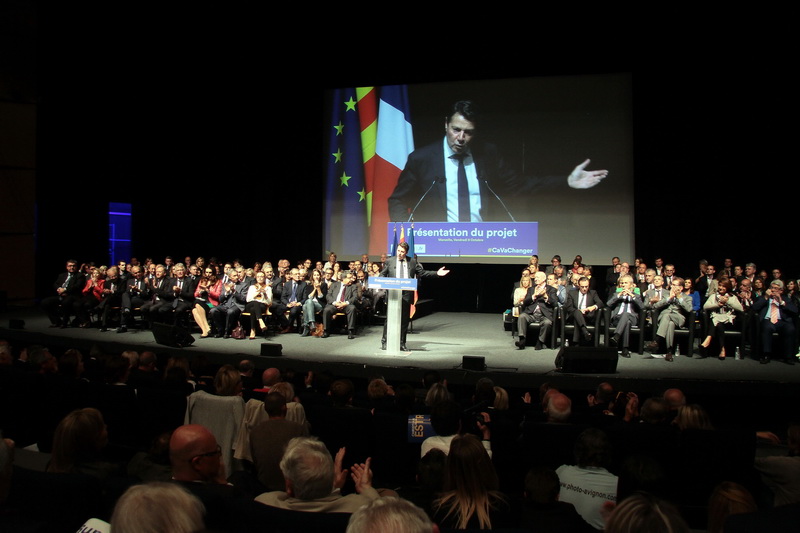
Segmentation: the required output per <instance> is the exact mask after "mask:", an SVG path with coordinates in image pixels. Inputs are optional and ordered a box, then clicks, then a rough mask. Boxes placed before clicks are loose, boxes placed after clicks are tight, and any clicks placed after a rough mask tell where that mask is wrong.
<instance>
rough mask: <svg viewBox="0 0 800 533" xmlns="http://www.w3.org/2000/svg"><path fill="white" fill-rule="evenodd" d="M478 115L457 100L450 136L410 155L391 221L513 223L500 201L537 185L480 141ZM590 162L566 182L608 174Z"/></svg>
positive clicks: (583, 183)
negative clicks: (587, 167) (477, 140)
mask: <svg viewBox="0 0 800 533" xmlns="http://www.w3.org/2000/svg"><path fill="white" fill-rule="evenodd" d="M478 118H479V117H478V114H477V113H476V109H475V106H474V104H473V103H472V102H470V101H463V100H462V101H458V102H456V103H455V104H454V105H453V107H452V109H451V110H450V112H449V114H448V115H447V116H446V117H445V123H444V128H445V137H444V139H443V140H442V142H435V143H433V144H431V145H428V146H425V147H423V148H420V149H418V150H414V151H413V152H412V153H411V154H410V155H409V156H408V161H407V162H406V166H405V168H404V169H403V171H402V172H401V174H400V177H399V178H398V180H397V186H396V187H395V189H394V192H393V193H392V195H391V196H390V197H389V217H390V218H391V220H394V221H405V220H408V218H409V215H410V214H411V213H412V210H414V208H415V206H417V203H418V202H419V205H418V206H417V207H416V211H414V213H413V214H414V219H415V220H420V221H444V220H446V221H448V222H484V221H492V220H508V219H509V218H510V214H509V213H508V211H507V210H506V208H505V207H504V205H503V203H502V201H500V200H499V199H498V196H499V197H500V198H502V197H503V195H506V194H507V195H513V194H517V195H518V194H519V193H520V192H523V193H524V192H526V191H527V190H529V189H530V188H531V187H532V180H524V179H520V178H518V177H517V175H516V173H515V172H514V171H513V170H511V169H510V168H509V167H508V166H507V165H506V164H505V162H504V161H503V158H502V157H501V156H500V154H499V152H498V151H497V148H496V147H495V146H494V145H492V144H488V143H480V142H476V141H475V139H476V138H477V129H476V128H477V127H478ZM588 164H589V160H588V159H587V160H586V161H584V162H583V163H581V164H580V165H578V166H576V167H575V169H574V170H573V171H572V173H570V175H569V176H568V178H567V183H568V185H569V186H570V187H572V188H574V189H588V188H590V187H594V186H595V185H597V184H598V183H599V182H600V181H601V180H602V179H603V178H605V177H606V176H607V175H608V171H607V170H593V171H587V170H584V169H585V168H586V165H588Z"/></svg>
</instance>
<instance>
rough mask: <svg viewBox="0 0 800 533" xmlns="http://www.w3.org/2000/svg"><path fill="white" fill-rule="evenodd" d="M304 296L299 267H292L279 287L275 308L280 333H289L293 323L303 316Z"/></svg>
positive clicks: (304, 283)
mask: <svg viewBox="0 0 800 533" xmlns="http://www.w3.org/2000/svg"><path fill="white" fill-rule="evenodd" d="M305 297H306V282H305V281H303V277H302V274H301V273H300V269H297V268H293V269H291V270H290V271H288V273H287V279H286V281H285V282H284V284H283V287H282V288H281V300H280V305H279V306H278V309H277V315H278V322H279V323H280V325H281V333H289V332H290V331H291V330H292V327H293V325H294V324H295V323H296V322H297V321H298V320H302V318H303V304H304V303H305Z"/></svg>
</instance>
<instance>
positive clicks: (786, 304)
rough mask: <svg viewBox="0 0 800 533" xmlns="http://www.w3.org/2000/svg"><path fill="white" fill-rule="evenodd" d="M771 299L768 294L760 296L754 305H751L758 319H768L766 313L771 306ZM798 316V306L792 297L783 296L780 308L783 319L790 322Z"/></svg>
mask: <svg viewBox="0 0 800 533" xmlns="http://www.w3.org/2000/svg"><path fill="white" fill-rule="evenodd" d="M769 301H770V298H768V297H766V296H759V297H758V298H756V300H755V301H754V302H753V307H751V309H752V310H753V314H754V315H755V317H756V318H757V319H758V320H766V318H765V316H764V315H765V314H766V313H767V310H766V308H767V307H768V306H769ZM796 316H797V306H795V304H794V302H793V301H792V299H791V298H789V297H787V296H783V305H782V306H781V308H780V317H781V320H785V321H787V322H790V321H791V320H792V319H793V318H794V317H796Z"/></svg>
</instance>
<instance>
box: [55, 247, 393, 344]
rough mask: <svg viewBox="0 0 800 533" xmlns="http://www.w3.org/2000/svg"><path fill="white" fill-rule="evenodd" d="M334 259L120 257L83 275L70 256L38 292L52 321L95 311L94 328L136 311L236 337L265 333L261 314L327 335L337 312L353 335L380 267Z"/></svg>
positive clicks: (373, 305) (149, 321)
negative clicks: (320, 263) (130, 260)
mask: <svg viewBox="0 0 800 533" xmlns="http://www.w3.org/2000/svg"><path fill="white" fill-rule="evenodd" d="M199 259H201V260H202V258H199ZM200 262H201V263H204V261H200ZM305 264H310V260H306V261H305V262H304V263H303V265H305ZM339 265H340V263H339V262H334V266H333V267H331V266H328V267H327V268H325V269H324V270H322V269H318V268H314V269H311V270H306V269H305V266H302V267H295V268H291V269H289V268H283V267H279V269H278V271H277V272H276V271H275V270H274V269H273V268H272V266H271V265H270V264H266V265H264V268H263V269H262V268H261V267H260V265H257V269H245V268H244V267H243V266H242V265H239V264H225V265H217V264H215V263H211V264H209V265H206V266H204V267H203V268H202V269H200V266H199V265H198V264H197V263H196V264H193V265H192V266H191V267H190V268H189V269H187V268H186V267H185V266H184V265H183V264H182V263H176V264H174V265H172V267H171V268H168V267H167V266H165V265H161V264H159V265H156V264H153V263H150V264H149V265H146V266H140V265H136V264H134V265H131V266H130V267H129V268H128V267H127V266H125V267H123V265H122V264H121V265H118V266H116V265H115V266H112V267H110V268H108V269H103V268H100V267H97V268H95V267H89V275H88V276H85V275H84V274H82V273H80V272H79V271H78V267H77V262H76V261H72V260H70V261H68V262H67V267H66V272H64V273H63V274H61V275H59V276H58V277H57V279H56V281H55V282H54V284H53V291H54V295H52V296H48V297H46V298H44V299H43V301H42V307H43V309H44V310H45V312H47V314H48V316H49V318H50V321H51V327H67V326H69V325H71V324H72V323H73V320H72V316H73V315H74V316H75V322H77V325H78V326H79V327H88V326H89V325H90V324H91V317H92V315H93V314H94V315H96V316H97V317H98V318H97V321H98V322H99V326H100V330H101V331H107V330H108V326H109V323H110V320H112V319H113V314H114V313H115V312H116V313H117V314H118V315H119V326H118V327H117V332H118V333H124V332H126V331H128V328H129V327H130V326H131V325H132V323H133V322H134V316H135V313H139V314H140V315H141V319H142V323H144V324H146V325H147V327H150V328H152V325H153V323H155V322H166V323H175V324H179V325H184V326H190V325H191V323H192V322H193V323H195V324H196V325H197V327H198V328H199V329H200V337H201V338H205V337H208V336H209V335H213V336H215V337H226V338H228V337H231V336H232V335H234V331H235V330H238V331H237V332H236V333H237V335H236V336H238V337H239V338H242V337H243V336H244V335H246V334H247V333H249V337H250V338H251V339H253V338H255V337H256V336H257V335H262V334H263V335H266V333H267V331H268V328H267V324H266V321H265V320H266V319H269V318H270V317H271V318H272V320H273V321H274V323H275V324H276V325H277V327H279V329H280V331H281V332H283V333H287V332H289V331H292V329H295V330H296V331H298V332H299V333H300V334H301V335H304V336H307V335H311V334H314V335H317V336H323V337H327V336H328V331H329V329H330V328H331V327H332V320H333V317H334V316H336V315H339V314H341V315H344V316H346V324H347V330H348V333H349V337H350V338H353V337H354V332H355V328H356V323H357V318H358V317H364V319H365V320H370V319H371V317H372V314H373V313H374V311H375V310H376V309H377V310H381V309H383V303H384V300H385V292H384V291H380V290H373V289H369V288H368V287H367V284H368V278H369V277H370V275H373V276H378V275H380V270H379V267H380V264H379V263H369V264H367V265H363V266H362V264H361V262H360V261H356V262H353V263H352V264H351V265H350V268H351V270H341V267H340V266H339ZM368 270H371V274H370V273H369V272H368ZM190 317H191V320H190ZM295 326H297V327H295ZM239 331H241V332H242V333H240V334H239Z"/></svg>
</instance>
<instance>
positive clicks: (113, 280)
mask: <svg viewBox="0 0 800 533" xmlns="http://www.w3.org/2000/svg"><path fill="white" fill-rule="evenodd" d="M124 292H125V282H124V281H122V280H121V279H120V277H119V269H118V268H117V267H115V266H112V267H110V268H109V269H108V270H107V271H106V282H105V283H104V284H103V299H102V300H100V303H99V304H97V308H98V310H100V313H101V321H100V331H108V327H107V326H108V316H109V314H110V313H111V310H112V309H113V308H115V307H120V306H121V305H122V293H124Z"/></svg>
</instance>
